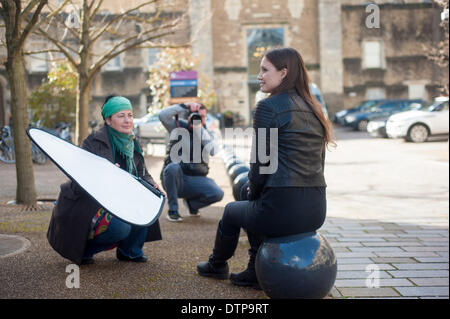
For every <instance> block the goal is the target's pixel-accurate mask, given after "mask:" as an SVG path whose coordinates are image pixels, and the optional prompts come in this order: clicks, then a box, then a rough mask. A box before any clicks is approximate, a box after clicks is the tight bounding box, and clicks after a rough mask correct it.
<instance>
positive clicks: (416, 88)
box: [407, 81, 427, 100]
mask: <svg viewBox="0 0 450 319" xmlns="http://www.w3.org/2000/svg"><path fill="white" fill-rule="evenodd" d="M407 85H408V98H410V99H423V100H426V99H427V90H426V88H425V83H422V82H419V81H418V82H409V83H407Z"/></svg>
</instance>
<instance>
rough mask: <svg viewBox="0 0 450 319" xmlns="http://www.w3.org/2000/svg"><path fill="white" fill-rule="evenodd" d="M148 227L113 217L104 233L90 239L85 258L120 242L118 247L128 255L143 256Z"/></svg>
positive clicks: (133, 256) (131, 256)
mask: <svg viewBox="0 0 450 319" xmlns="http://www.w3.org/2000/svg"><path fill="white" fill-rule="evenodd" d="M147 229H148V228H147V227H141V226H135V225H130V224H128V223H126V222H124V221H121V220H120V219H118V218H117V217H112V219H111V222H110V223H109V224H108V229H107V230H106V231H105V232H104V233H101V234H100V235H98V236H96V237H94V238H93V239H90V240H88V242H87V245H86V248H85V250H84V256H83V258H90V257H92V256H93V255H94V254H97V253H99V252H101V251H104V250H107V249H108V248H110V247H111V246H113V245H115V244H118V246H117V249H119V250H120V252H121V253H122V254H123V255H125V256H127V257H130V258H136V257H141V256H143V255H144V253H143V251H142V247H143V246H144V242H145V239H146V237H147Z"/></svg>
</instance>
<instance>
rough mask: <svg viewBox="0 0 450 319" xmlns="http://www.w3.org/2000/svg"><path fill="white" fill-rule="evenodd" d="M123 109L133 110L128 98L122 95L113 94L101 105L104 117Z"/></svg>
mask: <svg viewBox="0 0 450 319" xmlns="http://www.w3.org/2000/svg"><path fill="white" fill-rule="evenodd" d="M125 110H129V111H132V110H133V108H132V106H131V102H130V100H128V99H127V98H125V97H123V96H115V97H112V98H110V99H109V100H108V102H106V103H105V104H104V105H103V108H102V116H103V118H104V119H106V118H108V117H110V116H111V115H113V114H115V113H117V112H120V111H125Z"/></svg>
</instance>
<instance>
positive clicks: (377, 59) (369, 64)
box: [362, 40, 385, 69]
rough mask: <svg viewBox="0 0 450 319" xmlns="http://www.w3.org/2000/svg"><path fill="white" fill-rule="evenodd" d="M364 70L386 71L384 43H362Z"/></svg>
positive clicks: (373, 41)
mask: <svg viewBox="0 0 450 319" xmlns="http://www.w3.org/2000/svg"><path fill="white" fill-rule="evenodd" d="M362 51H363V52H362V53H363V69H384V67H385V62H384V52H383V42H382V41H377V40H372V41H364V42H363V43H362Z"/></svg>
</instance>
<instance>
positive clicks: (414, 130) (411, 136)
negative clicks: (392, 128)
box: [407, 124, 430, 143]
mask: <svg viewBox="0 0 450 319" xmlns="http://www.w3.org/2000/svg"><path fill="white" fill-rule="evenodd" d="M428 135H430V133H429V132H428V128H427V127H426V126H425V125H423V124H415V125H413V126H412V127H411V128H410V129H409V131H408V136H407V139H408V140H409V141H411V142H414V143H423V142H425V141H426V140H427V139H428Z"/></svg>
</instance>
